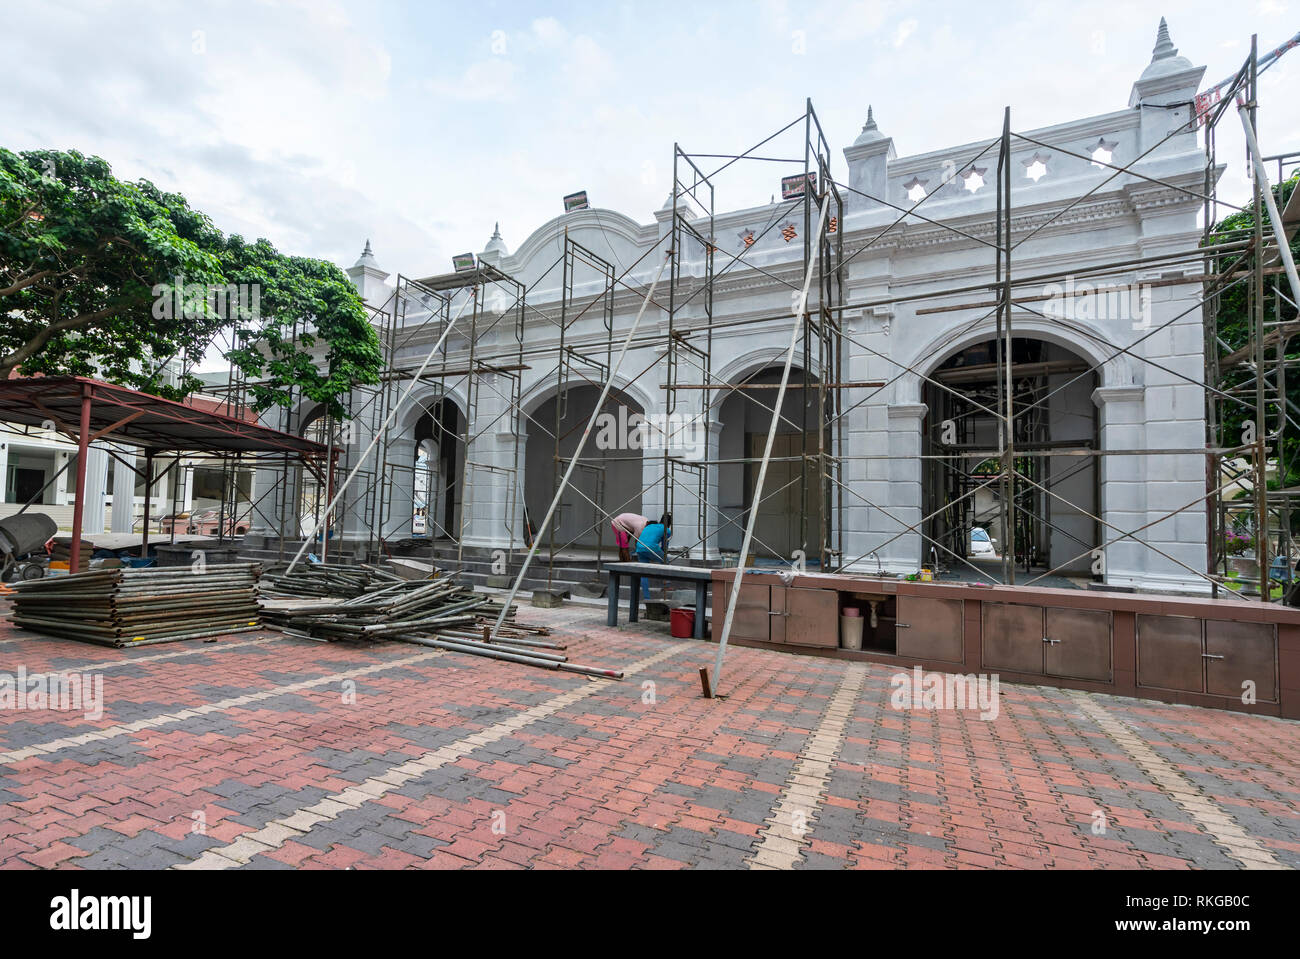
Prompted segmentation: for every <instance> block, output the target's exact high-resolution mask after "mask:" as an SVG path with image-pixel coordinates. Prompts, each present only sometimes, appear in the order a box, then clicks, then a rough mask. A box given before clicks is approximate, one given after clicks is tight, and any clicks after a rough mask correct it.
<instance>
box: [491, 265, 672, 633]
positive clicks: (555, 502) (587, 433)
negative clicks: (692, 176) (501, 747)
mask: <svg viewBox="0 0 1300 959" xmlns="http://www.w3.org/2000/svg"><path fill="white" fill-rule="evenodd" d="M673 254H674V251H673V250H669V251H668V253H667V255H666V256H665V257H664V261H663V263H661V264H659V272H658V273H656V274H655V278H654V282H653V283H651V284H650V289H649V290H647V291H646V295H645V300H644V301H643V302H642V303H641V309H640V310H638V311H637V314H636V319H635V320H633V321H632V326H631V328H630V329H629V330H628V331H627V336H626V337H624V338H623V346H622V349H620V350H619V352H618V359H617V360H615V362H614V365H613V366H612V367H610V369H609V376H608V377H606V379H605V386H604V388H603V389H601V391H600V398H599V399H597V400H596V405H595V407H593V408H592V411H591V418H590V419H588V420H587V428H586V429H585V430H583V431H582V437H581V438H580V439H579V440H578V447H577V449H575V450H574V451H573V456H572V457H571V458H570V459H569V466H568V468H567V469H566V470H565V471H564V476H563V477H562V478H561V479H560V485H559V486H558V487H557V488H556V490H555V497H554V498H553V499H552V500H551V508H550V509H548V510H547V511H546V519H544V520H542V525H541V526H538V527H537V528H538V529H539V530H543V529H547V528H548V527H549V526H550V525H551V518H552V517H553V516H554V515H555V511H556V509H558V508H559V506H560V498H561V497H562V496H564V491H565V489H566V488H567V487H568V485H569V478H570V477H572V476H573V471H574V470H575V469H576V468H577V466H578V461H579V460H580V459H582V450H583V448H584V447H585V446H586V445H587V440H588V439H589V438H590V437H591V431H592V430H593V429H594V428H595V426H596V420H597V419H599V418H600V413H601V410H602V409H603V408H604V406H605V398H606V397H608V396H609V391H610V388H611V387H612V386H613V385H614V377H616V376H617V375H618V371H619V370H620V369H622V367H623V359H624V357H626V356H627V351H628V347H629V346H630V345H631V343H632V338H633V337H634V336H636V331H637V327H639V326H640V325H641V318H642V317H643V316H645V311H646V307H648V306H649V305H650V301H651V300H652V299H653V298H654V295H655V289H656V288H657V287H658V286H659V281H660V280H661V279H662V278H663V275H664V270H665V269H666V268H667V266H668V264H669V262H670V261H671V260H672V258H673ZM541 542H542V537H540V536H534V537H533V545H532V546H531V547H529V550H528V555H527V556H526V557H524V562H523V565H522V566H520V567H519V575H518V576H516V577H515V584H514V585H513V586H512V587H510V595H509V596H507V597H506V599H505V601H504V602H503V603H502V604H501V612H500V614H499V615H498V616H497V621H496V625H494V626H493V627H492V635H491V636H490V637H489V642H495V641H496V638H497V632H498V631H499V630H500V629H501V624H502V623H504V622H505V619H506V615H507V614H508V613H509V612H510V607H511V606H512V605H513V604H514V601H515V596H516V595H517V594H518V593H519V588H520V587H521V586H522V585H523V582H524V577H525V576H526V575H528V567H529V565H530V564H531V563H532V561H533V557H535V556H536V555H537V547H538V546H540V545H541Z"/></svg>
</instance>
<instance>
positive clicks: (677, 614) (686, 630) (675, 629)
mask: <svg viewBox="0 0 1300 959" xmlns="http://www.w3.org/2000/svg"><path fill="white" fill-rule="evenodd" d="M668 631H669V632H670V633H672V635H673V638H674V639H690V638H691V637H692V636H694V635H695V610H693V609H691V608H689V607H681V608H678V609H674V610H672V611H671V612H670V613H669V614H668Z"/></svg>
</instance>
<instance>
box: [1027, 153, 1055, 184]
mask: <svg viewBox="0 0 1300 959" xmlns="http://www.w3.org/2000/svg"><path fill="white" fill-rule="evenodd" d="M1051 158H1052V155H1051V154H1050V153H1035V154H1034V155H1033V156H1031V157H1030V158H1029V159H1028V160H1021V161H1020V162H1021V163H1023V164H1024V165H1025V176H1026V177H1028V178H1029V179H1031V180H1033V181H1034V182H1035V183H1037V182H1038V181H1039V180H1041V179H1042V178H1043V177H1045V176H1047V161H1048V160H1050V159H1051Z"/></svg>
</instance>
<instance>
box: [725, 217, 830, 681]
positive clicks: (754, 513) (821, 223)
mask: <svg viewBox="0 0 1300 959" xmlns="http://www.w3.org/2000/svg"><path fill="white" fill-rule="evenodd" d="M830 208H831V201H830V197H829V196H826V197H823V198H822V209H821V213H820V214H819V215H818V217H817V229H816V230H815V231H814V232H813V234H812V235H813V236H814V237H817V238H818V239H817V242H815V243H814V244H813V248H814V251H815V252H814V253H813V255H812V257H811V258H810V259H809V261H808V270H807V272H806V273H805V274H804V278H803V289H802V290H800V291H799V305H798V307H796V308H795V311H794V323H792V324H791V326H790V346H789V347H788V348H787V349H786V351H785V367H784V368H783V369H782V370H781V389H780V390H778V391H777V394H776V402H775V403H773V404H772V408H773V409H774V410H777V411H778V412H779V411H780V410H782V409H784V408H785V391H786V387H787V386H789V385H790V366H791V364H792V363H794V350H795V347H796V346H797V345H798V344H799V333H800V331H801V330H802V329H803V325H804V322H805V320H804V314H805V313H806V312H807V310H808V288H809V287H810V286H811V285H812V278H813V271H814V270H816V269H817V261H818V260H819V259H820V258H821V246H822V245H821V240H820V237H821V236H822V230H823V229H824V228H825V226H826V211H827V210H829V209H830ZM779 419H780V418H779V417H778V416H776V415H773V417H772V422H771V423H770V424H769V426H768V428H767V446H766V447H764V449H763V463H762V465H761V466H760V467H759V468H758V481H757V483H756V484H755V486H754V505H753V507H752V508H751V509H750V511H749V521H748V522H747V523H746V524H745V541H744V542H743V543H741V546H740V562H739V563H738V564H737V565H736V578H735V579H734V580H732V583H731V596H730V597H729V598H728V600H727V616H726V619H724V620H723V623H722V635H721V636H720V637H719V638H718V658H717V661H716V662H715V663H714V666H713V680H712V682H711V683H710V684H709V686H708V687H706V688H709V689H711V691H712V692H713V694H714V695H716V694H717V689H718V680H719V679H721V678H722V663H723V660H724V659H725V658H726V656H727V640H728V639H729V638H730V636H731V624H732V622H733V621H734V620H735V618H736V603H737V602H738V601H739V599H740V582H741V580H742V579H744V577H745V557H747V556H748V555H749V547H750V545H751V544H752V543H753V541H754V525H755V523H757V521H758V504H759V503H761V502H762V500H763V483H764V481H766V479H767V464H768V461H769V460H771V458H772V446H773V444H774V443H775V442H776V427H777V424H778V422H779Z"/></svg>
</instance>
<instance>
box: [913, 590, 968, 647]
mask: <svg viewBox="0 0 1300 959" xmlns="http://www.w3.org/2000/svg"><path fill="white" fill-rule="evenodd" d="M964 605H965V604H963V603H962V601H961V600H959V599H922V598H921V597H919V596H899V597H898V607H897V608H898V614H897V615H898V622H897V623H895V628H896V629H897V630H898V633H897V636H898V641H897V646H896V650H897V653H898V655H899V656H906V657H907V658H908V659H933V660H938V661H939V662H942V663H963V662H965V661H966V650H965V645H964V642H965V639H964V635H963V630H962V625H963V624H962V610H963V606H964Z"/></svg>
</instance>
